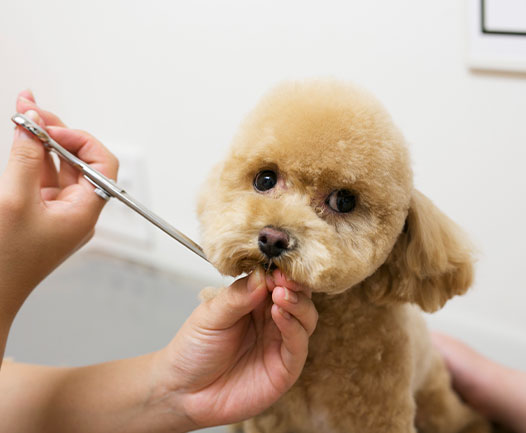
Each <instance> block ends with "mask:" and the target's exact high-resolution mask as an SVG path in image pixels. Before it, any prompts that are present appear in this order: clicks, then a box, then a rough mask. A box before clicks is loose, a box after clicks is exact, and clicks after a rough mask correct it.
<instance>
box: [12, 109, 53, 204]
mask: <svg viewBox="0 0 526 433" xmlns="http://www.w3.org/2000/svg"><path fill="white" fill-rule="evenodd" d="M26 115H27V116H28V117H29V118H30V119H31V120H33V121H35V122H38V121H39V119H40V118H39V116H38V114H37V113H36V112H35V111H32V110H30V111H28V112H26ZM44 154H45V150H44V146H43V145H42V143H41V142H40V141H39V140H38V139H37V138H35V137H34V136H33V135H32V134H30V133H29V132H27V131H26V130H25V129H24V128H23V127H21V126H17V127H16V130H15V136H14V139H13V145H12V147H11V152H10V154H9V160H8V163H7V167H6V170H5V179H7V182H8V183H10V190H11V192H12V193H14V194H15V195H16V196H17V197H18V198H19V199H20V198H22V199H25V198H28V199H29V198H33V197H34V196H35V194H37V193H38V191H39V189H40V179H41V173H42V168H43V164H44Z"/></svg>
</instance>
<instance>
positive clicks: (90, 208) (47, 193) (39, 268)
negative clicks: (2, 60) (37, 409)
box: [0, 91, 118, 355]
mask: <svg viewBox="0 0 526 433" xmlns="http://www.w3.org/2000/svg"><path fill="white" fill-rule="evenodd" d="M16 110H17V111H18V112H20V113H25V114H26V115H27V116H29V117H30V118H32V119H33V120H34V121H36V122H37V123H39V124H40V125H41V126H45V127H47V131H48V133H49V134H50V136H51V137H53V138H54V139H55V140H56V141H57V142H58V143H60V144H61V145H62V146H64V147H65V148H66V149H68V150H69V151H71V152H72V153H74V154H76V155H78V156H79V157H80V158H81V159H83V160H84V161H86V162H87V163H89V164H91V165H92V166H93V167H94V168H96V169H97V170H99V171H101V172H102V173H104V174H105V175H106V176H108V177H110V178H113V179H115V178H116V175H117V168H118V162H117V159H116V158H115V157H114V156H113V155H112V154H111V153H110V152H109V151H108V150H107V149H106V148H105V147H104V146H103V145H102V144H101V143H100V142H99V141H97V140H96V139H95V138H94V137H92V136H91V135H89V134H87V133H85V132H82V131H76V130H70V129H67V128H66V127H65V125H64V124H63V123H62V122H61V120H60V119H59V118H58V117H57V116H55V115H54V114H52V113H49V112H47V111H45V110H42V109H41V108H40V107H38V106H37V105H36V103H35V100H34V98H33V95H32V94H31V92H29V91H24V92H22V93H20V95H19V97H18V100H17V104H16ZM104 203H105V201H104V200H103V199H101V198H100V197H98V196H97V195H96V194H95V193H94V191H93V186H92V185H91V184H90V183H89V182H88V181H87V180H86V179H84V178H83V177H82V176H81V175H80V173H79V172H78V171H77V170H75V169H74V168H72V167H71V166H69V165H68V164H65V163H64V164H60V169H59V170H57V169H56V168H55V165H54V163H53V161H52V159H51V157H50V155H49V153H48V152H46V151H45V150H44V146H43V145H42V143H41V142H40V141H39V140H37V139H35V138H34V137H33V136H32V135H31V134H29V133H27V132H26V131H25V130H24V129H23V128H22V127H20V126H18V127H17V128H16V131H15V136H14V140H13V145H12V149H11V153H10V155H9V160H8V163H7V167H6V170H5V172H4V173H3V174H2V176H1V177H0V245H1V248H0V275H1V276H2V278H1V279H0V322H1V323H0V326H1V327H2V328H3V331H5V327H6V326H7V327H8V326H10V321H12V319H13V318H14V316H15V315H16V312H17V311H18V309H19V308H20V306H21V305H22V303H23V302H24V300H25V299H26V297H27V296H28V295H29V293H30V292H31V290H32V289H33V288H34V287H35V286H36V285H37V284H38V283H39V282H40V281H41V280H42V279H43V278H44V277H45V276H46V275H47V274H49V273H50V272H51V271H52V270H53V269H54V268H55V267H56V266H57V265H59V264H60V263H61V262H62V261H63V260H64V259H65V258H66V257H68V256H69V255H70V254H71V253H73V252H74V251H75V250H76V249H78V248H79V247H80V246H81V245H82V244H84V243H85V242H86V241H87V240H88V239H89V238H90V236H92V233H93V228H94V226H95V222H96V221H97V218H98V216H99V214H100V211H101V210H102V207H103V206H104ZM0 349H1V348H0ZM0 355H1V353H0Z"/></svg>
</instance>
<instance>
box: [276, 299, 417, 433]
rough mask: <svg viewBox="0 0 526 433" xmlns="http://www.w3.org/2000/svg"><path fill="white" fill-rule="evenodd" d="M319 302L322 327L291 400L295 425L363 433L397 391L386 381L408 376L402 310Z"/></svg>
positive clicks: (305, 429)
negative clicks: (366, 421) (366, 419)
mask: <svg viewBox="0 0 526 433" xmlns="http://www.w3.org/2000/svg"><path fill="white" fill-rule="evenodd" d="M314 300H315V303H316V306H317V308H318V311H319V313H320V317H319V322H318V327H317V330H316V332H315V333H314V334H313V336H312V338H311V341H310V343H309V356H308V359H307V362H306V364H305V368H304V370H303V373H302V375H301V377H300V379H299V380H298V382H297V384H296V385H295V386H294V387H293V389H292V390H291V391H290V392H289V395H288V396H287V397H286V398H287V400H288V402H287V407H290V408H293V409H292V410H293V411H295V414H294V415H292V417H291V418H292V419H293V422H292V423H293V424H301V425H302V427H301V428H300V429H298V431H302V432H309V433H310V432H313V433H314V432H324V433H333V432H334V433H339V432H345V433H352V432H354V431H356V432H360V431H361V428H362V426H361V424H360V422H361V420H362V419H363V414H364V413H370V412H371V410H373V411H374V410H375V409H376V410H380V411H381V402H382V401H384V400H385V396H386V395H388V394H389V393H390V392H392V391H393V390H392V384H391V383H389V381H386V380H385V378H386V377H389V376H390V373H389V371H396V373H395V374H402V375H405V374H406V372H407V366H404V365H403V360H407V350H408V344H407V336H406V333H405V329H404V326H403V320H402V318H401V316H402V315H403V314H401V312H400V311H399V310H398V309H396V308H395V309H392V308H382V307H377V306H372V305H360V306H358V305H357V304H356V303H355V302H353V300H352V299H349V297H346V296H341V297H332V298H331V297H327V296H315V298H314ZM379 403H380V405H379ZM371 406H376V408H375V409H372V407H371Z"/></svg>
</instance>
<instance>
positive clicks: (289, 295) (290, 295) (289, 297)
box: [284, 287, 298, 304]
mask: <svg viewBox="0 0 526 433" xmlns="http://www.w3.org/2000/svg"><path fill="white" fill-rule="evenodd" d="M284 289H285V301H288V302H290V303H291V304H296V303H297V302H298V295H296V293H294V292H293V291H292V290H289V289H287V288H285V287H284Z"/></svg>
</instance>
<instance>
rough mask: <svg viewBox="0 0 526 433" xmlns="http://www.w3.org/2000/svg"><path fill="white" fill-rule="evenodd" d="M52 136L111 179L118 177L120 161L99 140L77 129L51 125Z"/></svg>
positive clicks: (49, 128) (48, 129) (50, 133)
mask: <svg viewBox="0 0 526 433" xmlns="http://www.w3.org/2000/svg"><path fill="white" fill-rule="evenodd" d="M47 131H48V133H49V135H50V136H51V138H53V139H54V140H55V141H57V142H58V143H59V144H60V145H61V146H63V147H64V148H65V149H67V150H68V151H70V152H71V153H73V154H75V155H77V156H78V157H79V158H80V159H81V160H82V161H84V162H86V163H87V164H90V165H91V166H92V167H93V168H95V169H96V170H98V171H100V172H101V173H102V174H104V175H105V176H107V177H109V178H110V179H114V180H115V179H116V178H117V171H118V169H119V161H118V159H117V158H116V157H115V155H113V154H112V153H111V152H110V151H109V150H108V149H107V148H106V147H105V146H104V145H103V144H102V143H101V142H100V141H99V140H97V139H96V138H95V137H93V136H92V135H91V134H89V133H87V132H84V131H80V130H77V129H68V128H63V127H59V126H49V127H48V128H47Z"/></svg>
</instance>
